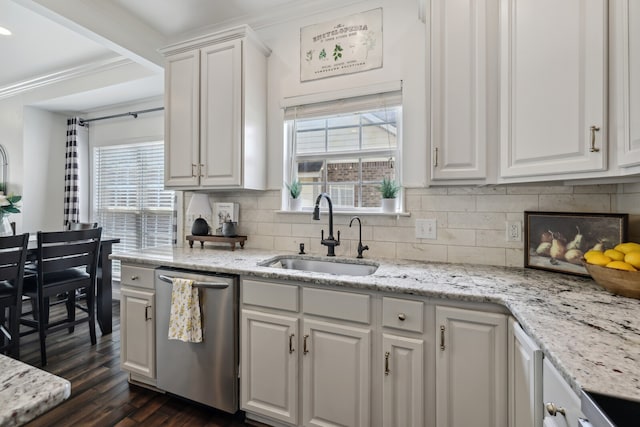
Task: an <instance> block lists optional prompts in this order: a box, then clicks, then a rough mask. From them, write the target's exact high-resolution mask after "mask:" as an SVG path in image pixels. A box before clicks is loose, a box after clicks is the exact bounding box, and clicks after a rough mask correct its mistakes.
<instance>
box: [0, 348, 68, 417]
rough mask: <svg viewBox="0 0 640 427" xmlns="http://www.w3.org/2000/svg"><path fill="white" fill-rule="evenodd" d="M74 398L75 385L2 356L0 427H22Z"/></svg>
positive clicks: (0, 360)
mask: <svg viewBox="0 0 640 427" xmlns="http://www.w3.org/2000/svg"><path fill="white" fill-rule="evenodd" d="M70 395H71V383H70V382H69V381H67V380H65V379H64V378H60V377H58V376H56V375H53V374H51V373H49V372H46V371H43V370H41V369H38V368H35V367H33V366H30V365H27V364H26V363H22V362H20V361H18V360H14V359H11V358H10V357H7V356H4V355H2V354H0V426H3V427H8V426H19V425H22V424H24V423H26V422H28V421H31V420H32V419H34V418H35V417H37V416H38V415H42V414H44V413H45V412H47V411H48V410H49V409H51V408H53V407H55V406H57V405H58V404H60V403H62V402H63V401H64V400H66V399H68V398H69V396H70Z"/></svg>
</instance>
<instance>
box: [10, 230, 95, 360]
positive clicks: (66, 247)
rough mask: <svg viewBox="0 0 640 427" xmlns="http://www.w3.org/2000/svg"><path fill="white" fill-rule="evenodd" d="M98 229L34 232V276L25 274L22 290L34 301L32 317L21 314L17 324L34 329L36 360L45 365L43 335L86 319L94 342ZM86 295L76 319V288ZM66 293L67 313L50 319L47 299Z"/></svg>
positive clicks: (45, 336) (70, 329)
mask: <svg viewBox="0 0 640 427" xmlns="http://www.w3.org/2000/svg"><path fill="white" fill-rule="evenodd" d="M101 234H102V228H92V229H87V230H70V231H54V232H38V249H37V261H36V271H37V274H36V275H35V276H30V277H25V279H24V284H23V293H24V295H26V296H28V297H29V298H31V299H32V300H35V309H34V312H33V313H32V314H33V317H34V319H33V320H32V319H29V318H28V316H26V315H24V314H23V316H22V318H21V323H22V324H23V325H27V326H29V327H31V328H32V329H33V330H32V331H28V332H26V333H30V332H35V331H37V332H38V334H39V338H40V360H41V363H42V366H45V365H46V364H47V354H46V338H47V335H49V334H51V333H53V332H56V331H59V330H62V329H68V330H69V332H72V331H73V327H74V326H75V325H77V324H79V323H82V322H89V335H90V339H91V344H92V345H94V344H95V343H96V316H95V305H96V304H95V300H96V298H95V288H96V286H95V284H96V271H97V267H98V252H99V250H100V237H101ZM77 289H80V290H82V291H83V292H84V294H85V295H86V307H85V308H84V309H83V311H85V312H86V316H82V317H80V318H76V290H77ZM65 293H66V294H67V316H66V317H65V318H63V319H58V320H54V321H51V320H50V319H49V300H50V299H51V298H55V297H56V296H57V295H60V294H65Z"/></svg>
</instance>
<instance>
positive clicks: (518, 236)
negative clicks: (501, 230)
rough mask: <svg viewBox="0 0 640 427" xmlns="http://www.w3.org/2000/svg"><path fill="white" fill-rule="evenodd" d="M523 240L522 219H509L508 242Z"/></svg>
mask: <svg viewBox="0 0 640 427" xmlns="http://www.w3.org/2000/svg"><path fill="white" fill-rule="evenodd" d="M521 241H522V224H521V223H520V221H507V242H521Z"/></svg>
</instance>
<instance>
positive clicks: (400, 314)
mask: <svg viewBox="0 0 640 427" xmlns="http://www.w3.org/2000/svg"><path fill="white" fill-rule="evenodd" d="M398 320H400V321H401V322H404V321H405V320H407V315H406V314H404V313H399V314H398Z"/></svg>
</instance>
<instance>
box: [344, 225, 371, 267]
mask: <svg viewBox="0 0 640 427" xmlns="http://www.w3.org/2000/svg"><path fill="white" fill-rule="evenodd" d="M354 219H357V220H358V256H357V257H356V258H362V252H364V251H368V250H369V245H367V246H362V221H360V217H358V216H354V217H353V218H351V221H349V228H351V224H352V223H353V220H354Z"/></svg>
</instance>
